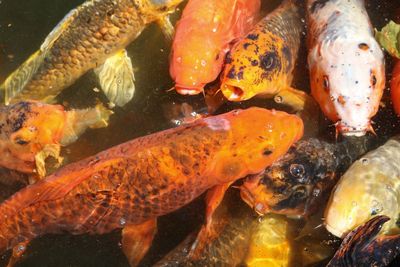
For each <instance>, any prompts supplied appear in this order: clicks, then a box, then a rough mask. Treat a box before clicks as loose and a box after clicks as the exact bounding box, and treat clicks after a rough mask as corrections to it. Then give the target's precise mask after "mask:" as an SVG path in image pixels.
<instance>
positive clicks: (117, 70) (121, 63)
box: [94, 50, 135, 107]
mask: <svg viewBox="0 0 400 267" xmlns="http://www.w3.org/2000/svg"><path fill="white" fill-rule="evenodd" d="M94 72H95V73H96V75H97V76H98V78H99V82H100V86H101V88H102V90H103V92H104V94H105V95H106V96H107V98H108V100H110V102H111V103H113V104H116V105H117V106H120V107H122V106H124V105H125V104H126V103H128V102H129V101H130V100H131V99H132V97H133V94H134V93H135V75H134V73H133V67H132V61H131V59H130V58H129V57H128V53H127V52H126V50H121V51H119V52H117V53H116V54H115V55H113V56H112V57H109V58H108V59H107V60H106V61H105V62H104V64H103V65H101V66H100V67H98V68H96V69H95V70H94Z"/></svg>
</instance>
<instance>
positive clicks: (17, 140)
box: [15, 139, 29, 146]
mask: <svg viewBox="0 0 400 267" xmlns="http://www.w3.org/2000/svg"><path fill="white" fill-rule="evenodd" d="M15 143H17V144H18V145H21V146H24V145H27V144H28V143H29V142H28V141H25V140H23V139H16V140H15Z"/></svg>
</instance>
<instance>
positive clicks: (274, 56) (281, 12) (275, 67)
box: [221, 1, 303, 101]
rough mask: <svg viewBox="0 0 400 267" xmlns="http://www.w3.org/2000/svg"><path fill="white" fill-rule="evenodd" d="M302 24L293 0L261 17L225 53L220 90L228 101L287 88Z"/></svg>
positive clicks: (270, 94)
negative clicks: (245, 34)
mask: <svg viewBox="0 0 400 267" xmlns="http://www.w3.org/2000/svg"><path fill="white" fill-rule="evenodd" d="M302 29H303V25H302V23H301V20H300V15H299V10H298V7H297V6H296V4H295V3H294V1H285V2H284V3H283V4H282V5H281V6H280V7H279V8H277V9H276V10H274V11H273V12H272V13H270V14H268V15H267V16H266V17H265V18H263V19H262V20H261V21H260V22H258V23H257V25H256V26H255V27H254V28H253V29H252V30H251V31H250V32H249V33H248V34H247V36H246V37H244V38H243V39H241V40H240V41H238V42H237V43H236V44H235V45H234V46H233V47H232V49H231V51H230V52H229V53H228V55H227V58H226V65H225V68H224V72H223V74H222V77H221V91H222V92H223V94H224V95H225V97H226V98H228V99H229V100H231V101H242V100H247V99H249V98H252V97H253V96H255V95H260V94H261V95H267V96H268V95H269V96H274V95H276V94H277V93H278V92H279V91H280V90H282V89H286V88H287V87H290V84H291V82H292V78H293V77H292V71H293V69H294V66H295V63H296V59H297V55H298V50H299V47H300V34H301V31H302Z"/></svg>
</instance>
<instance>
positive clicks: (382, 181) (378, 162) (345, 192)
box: [325, 136, 400, 237]
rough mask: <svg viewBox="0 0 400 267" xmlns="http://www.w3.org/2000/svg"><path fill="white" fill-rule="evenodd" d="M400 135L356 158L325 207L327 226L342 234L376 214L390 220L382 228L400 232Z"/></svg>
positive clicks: (341, 235)
mask: <svg viewBox="0 0 400 267" xmlns="http://www.w3.org/2000/svg"><path fill="white" fill-rule="evenodd" d="M399 162H400V137H399V136H396V137H393V138H391V139H390V140H389V141H388V142H386V143H385V144H384V145H383V146H381V147H379V148H377V149H376V150H374V151H371V152H369V153H367V154H366V155H364V156H363V157H362V158H361V159H359V160H357V161H356V162H354V163H353V164H352V165H351V167H350V168H349V169H348V170H347V171H346V173H345V174H344V175H343V176H342V177H341V178H340V180H339V182H338V184H337V185H336V187H335V190H334V191H333V192H332V194H331V197H330V200H329V203H328V206H327V207H326V210H325V224H326V228H327V229H328V231H329V232H331V233H332V234H334V235H336V236H338V237H343V236H344V235H345V234H347V233H349V232H350V231H351V230H353V229H354V228H356V227H357V226H359V225H361V224H363V223H365V222H367V221H368V220H369V219H371V218H372V217H374V216H375V215H386V216H388V217H389V218H390V219H391V220H390V221H389V222H387V223H385V225H384V226H383V228H382V229H383V230H382V231H383V232H384V233H388V232H399V227H398V225H397V223H398V219H399V214H400V201H399V192H400V191H399V190H400V180H399V177H400V166H399Z"/></svg>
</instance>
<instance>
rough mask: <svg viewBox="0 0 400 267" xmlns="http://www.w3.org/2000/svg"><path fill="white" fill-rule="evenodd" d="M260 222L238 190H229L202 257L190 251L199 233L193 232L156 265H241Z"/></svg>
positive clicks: (214, 221)
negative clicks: (197, 256)
mask: <svg viewBox="0 0 400 267" xmlns="http://www.w3.org/2000/svg"><path fill="white" fill-rule="evenodd" d="M257 223H258V220H257V218H255V217H254V216H253V213H252V212H251V210H249V209H248V208H247V207H246V206H245V205H244V203H243V202H242V201H241V200H240V197H239V196H238V194H237V191H233V190H228V192H227V194H226V195H225V196H224V199H223V201H222V203H221V205H219V206H218V208H217V209H216V211H215V213H214V214H213V220H212V224H211V229H212V231H213V233H214V234H213V236H212V237H211V238H210V239H209V240H208V242H207V245H206V247H205V248H204V251H203V253H202V254H201V256H200V258H198V259H193V258H191V257H190V255H189V252H190V250H191V246H192V244H193V243H194V242H195V240H196V235H197V233H196V232H194V233H192V234H190V235H189V236H188V237H187V238H186V239H185V240H184V241H183V242H181V243H180V244H179V245H178V246H177V247H176V248H174V249H173V250H172V251H171V252H170V253H168V254H167V255H166V256H165V257H164V258H163V259H161V260H160V261H159V262H158V263H157V264H155V265H154V267H168V266H171V267H172V266H175V267H176V266H182V267H183V266H239V265H240V264H241V263H242V262H243V260H244V259H245V257H246V254H247V251H248V247H249V243H250V239H251V234H252V232H253V230H254V229H255V225H256V224H257Z"/></svg>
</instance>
